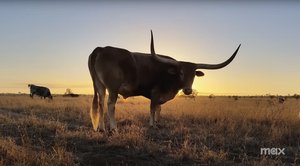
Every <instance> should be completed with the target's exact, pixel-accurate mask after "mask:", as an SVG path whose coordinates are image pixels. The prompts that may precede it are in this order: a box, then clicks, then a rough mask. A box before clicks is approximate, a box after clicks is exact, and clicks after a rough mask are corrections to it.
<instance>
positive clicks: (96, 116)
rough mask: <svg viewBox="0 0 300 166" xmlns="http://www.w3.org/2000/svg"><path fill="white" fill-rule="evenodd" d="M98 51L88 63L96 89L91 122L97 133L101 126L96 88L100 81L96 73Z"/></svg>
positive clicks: (91, 110)
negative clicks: (97, 82)
mask: <svg viewBox="0 0 300 166" xmlns="http://www.w3.org/2000/svg"><path fill="white" fill-rule="evenodd" d="M97 49H99V48H96V49H94V51H93V52H92V53H91V55H90V56H89V61H88V66H89V70H90V74H91V77H92V80H93V87H94V97H93V102H92V106H91V109H90V116H91V120H92V124H93V128H94V130H95V131H97V129H98V126H99V117H100V115H99V111H98V103H97V102H98V93H97V86H96V81H98V79H97V74H96V71H95V67H94V66H95V59H96V56H97V53H96V52H97Z"/></svg>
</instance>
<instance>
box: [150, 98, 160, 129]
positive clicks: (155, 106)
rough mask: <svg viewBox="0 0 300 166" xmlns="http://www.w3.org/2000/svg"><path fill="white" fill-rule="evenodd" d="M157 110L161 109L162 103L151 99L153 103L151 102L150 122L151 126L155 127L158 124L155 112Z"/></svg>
mask: <svg viewBox="0 0 300 166" xmlns="http://www.w3.org/2000/svg"><path fill="white" fill-rule="evenodd" d="M157 110H158V111H160V105H159V104H157V103H156V102H154V101H151V104H150V122H149V124H150V126H151V127H155V126H156V124H155V112H156V111H157ZM158 116H159V115H158Z"/></svg>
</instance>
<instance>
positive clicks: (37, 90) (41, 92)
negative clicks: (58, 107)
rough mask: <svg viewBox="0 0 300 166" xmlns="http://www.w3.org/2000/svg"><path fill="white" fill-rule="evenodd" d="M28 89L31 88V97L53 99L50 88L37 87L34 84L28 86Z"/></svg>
mask: <svg viewBox="0 0 300 166" xmlns="http://www.w3.org/2000/svg"><path fill="white" fill-rule="evenodd" d="M28 87H29V88H30V97H31V98H33V96H34V95H37V96H40V97H44V99H45V98H46V97H48V98H49V99H52V95H51V92H50V90H49V88H46V87H43V86H36V85H33V84H28Z"/></svg>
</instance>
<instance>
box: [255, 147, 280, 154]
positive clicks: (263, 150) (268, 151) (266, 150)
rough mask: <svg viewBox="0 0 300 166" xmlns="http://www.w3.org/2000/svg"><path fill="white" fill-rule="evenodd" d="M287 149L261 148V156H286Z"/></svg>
mask: <svg viewBox="0 0 300 166" xmlns="http://www.w3.org/2000/svg"><path fill="white" fill-rule="evenodd" d="M284 150H285V148H260V154H261V155H285V153H284Z"/></svg>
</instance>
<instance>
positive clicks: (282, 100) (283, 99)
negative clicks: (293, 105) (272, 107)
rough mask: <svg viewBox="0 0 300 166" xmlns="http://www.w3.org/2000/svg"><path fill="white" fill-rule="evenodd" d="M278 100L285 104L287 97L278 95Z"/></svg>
mask: <svg viewBox="0 0 300 166" xmlns="http://www.w3.org/2000/svg"><path fill="white" fill-rule="evenodd" d="M278 102H279V103H280V104H283V103H284V102H285V98H284V97H282V96H280V97H278Z"/></svg>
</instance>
